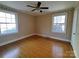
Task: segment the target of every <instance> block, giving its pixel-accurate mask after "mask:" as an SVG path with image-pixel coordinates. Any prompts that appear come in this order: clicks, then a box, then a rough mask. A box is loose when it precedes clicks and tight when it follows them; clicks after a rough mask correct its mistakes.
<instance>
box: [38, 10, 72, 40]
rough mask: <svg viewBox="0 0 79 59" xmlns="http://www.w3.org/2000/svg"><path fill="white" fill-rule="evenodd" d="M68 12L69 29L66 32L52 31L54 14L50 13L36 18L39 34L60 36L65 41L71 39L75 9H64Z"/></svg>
mask: <svg viewBox="0 0 79 59" xmlns="http://www.w3.org/2000/svg"><path fill="white" fill-rule="evenodd" d="M64 12H67V17H68V19H67V25H66V26H67V31H66V34H63V33H53V32H52V31H51V29H52V17H53V15H54V14H57V13H58V12H57V13H53V14H48V15H40V16H37V18H36V25H37V26H36V27H37V34H40V35H43V36H51V37H55V38H60V39H62V40H65V41H70V37H71V28H72V20H73V19H72V17H73V9H72V10H67V11H64Z"/></svg>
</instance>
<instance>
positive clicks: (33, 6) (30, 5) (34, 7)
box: [27, 5, 36, 8]
mask: <svg viewBox="0 0 79 59" xmlns="http://www.w3.org/2000/svg"><path fill="white" fill-rule="evenodd" d="M27 6H28V7H32V8H36V7H34V6H31V5H27Z"/></svg>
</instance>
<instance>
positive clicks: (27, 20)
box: [0, 13, 35, 44]
mask: <svg viewBox="0 0 79 59" xmlns="http://www.w3.org/2000/svg"><path fill="white" fill-rule="evenodd" d="M34 25H35V23H34V17H33V16H31V15H27V14H23V13H18V29H19V31H18V33H14V34H10V35H2V36H0V44H3V43H6V42H8V41H13V40H15V39H17V38H20V37H23V36H27V35H30V34H33V33H34V30H35V29H34V28H35V27H34Z"/></svg>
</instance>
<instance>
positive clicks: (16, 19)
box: [0, 9, 18, 36]
mask: <svg viewBox="0 0 79 59" xmlns="http://www.w3.org/2000/svg"><path fill="white" fill-rule="evenodd" d="M0 12H4V13H9V14H14V15H15V22H16V23H15V24H16V31H15V32H11V33H4V34H1V29H0V36H3V35H10V34H15V33H18V15H17V13H16V12H12V11H6V10H1V9H0Z"/></svg>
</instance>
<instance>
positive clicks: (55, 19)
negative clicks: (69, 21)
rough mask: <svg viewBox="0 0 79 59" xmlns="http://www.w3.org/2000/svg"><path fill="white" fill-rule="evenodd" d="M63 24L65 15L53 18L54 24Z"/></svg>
mask: <svg viewBox="0 0 79 59" xmlns="http://www.w3.org/2000/svg"><path fill="white" fill-rule="evenodd" d="M64 22H65V15H62V16H55V17H54V23H64Z"/></svg>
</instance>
